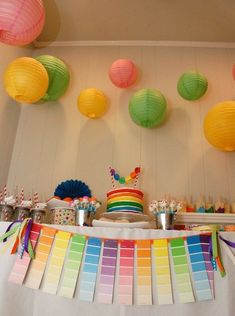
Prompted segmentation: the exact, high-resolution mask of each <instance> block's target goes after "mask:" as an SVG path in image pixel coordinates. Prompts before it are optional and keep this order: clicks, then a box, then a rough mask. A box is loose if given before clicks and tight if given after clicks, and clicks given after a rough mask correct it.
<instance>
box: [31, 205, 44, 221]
mask: <svg viewBox="0 0 235 316" xmlns="http://www.w3.org/2000/svg"><path fill="white" fill-rule="evenodd" d="M46 207H47V204H46V203H37V204H36V205H35V208H33V209H32V213H33V214H32V215H33V221H34V222H35V223H37V224H42V223H43V222H44V218H45V215H46Z"/></svg>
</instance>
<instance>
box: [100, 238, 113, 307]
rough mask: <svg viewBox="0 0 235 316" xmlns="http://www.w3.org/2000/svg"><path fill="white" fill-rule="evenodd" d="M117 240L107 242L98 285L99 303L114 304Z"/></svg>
mask: <svg viewBox="0 0 235 316" xmlns="http://www.w3.org/2000/svg"><path fill="white" fill-rule="evenodd" d="M117 250H118V241H117V240H111V239H110V240H105V241H104V247H103V254H102V260H101V272H100V278H99V284H98V302H99V303H105V304H112V301H113V288H114V281H115V272H116V262H117Z"/></svg>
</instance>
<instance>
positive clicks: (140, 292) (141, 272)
mask: <svg viewBox="0 0 235 316" xmlns="http://www.w3.org/2000/svg"><path fill="white" fill-rule="evenodd" d="M136 245H137V297H136V298H137V302H136V303H137V305H152V269H151V240H138V241H137V243H136Z"/></svg>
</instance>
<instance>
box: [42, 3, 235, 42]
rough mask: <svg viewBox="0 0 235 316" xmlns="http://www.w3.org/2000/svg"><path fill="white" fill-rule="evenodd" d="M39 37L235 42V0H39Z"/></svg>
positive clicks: (86, 39) (52, 39)
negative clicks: (42, 8)
mask: <svg viewBox="0 0 235 316" xmlns="http://www.w3.org/2000/svg"><path fill="white" fill-rule="evenodd" d="M44 4H45V7H46V13H47V21H46V25H45V28H44V30H43V32H42V34H41V35H40V37H39V39H38V41H48V42H51V41H200V42H231V43H234V42H235V1H234V0H44Z"/></svg>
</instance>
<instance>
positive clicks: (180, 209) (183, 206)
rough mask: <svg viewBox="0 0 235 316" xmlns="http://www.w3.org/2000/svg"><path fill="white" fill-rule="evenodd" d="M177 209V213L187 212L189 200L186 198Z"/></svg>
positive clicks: (178, 204) (179, 202) (180, 201)
mask: <svg viewBox="0 0 235 316" xmlns="http://www.w3.org/2000/svg"><path fill="white" fill-rule="evenodd" d="M176 207H177V213H185V212H187V200H186V198H183V199H182V200H179V201H178V203H177V206H176Z"/></svg>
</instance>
